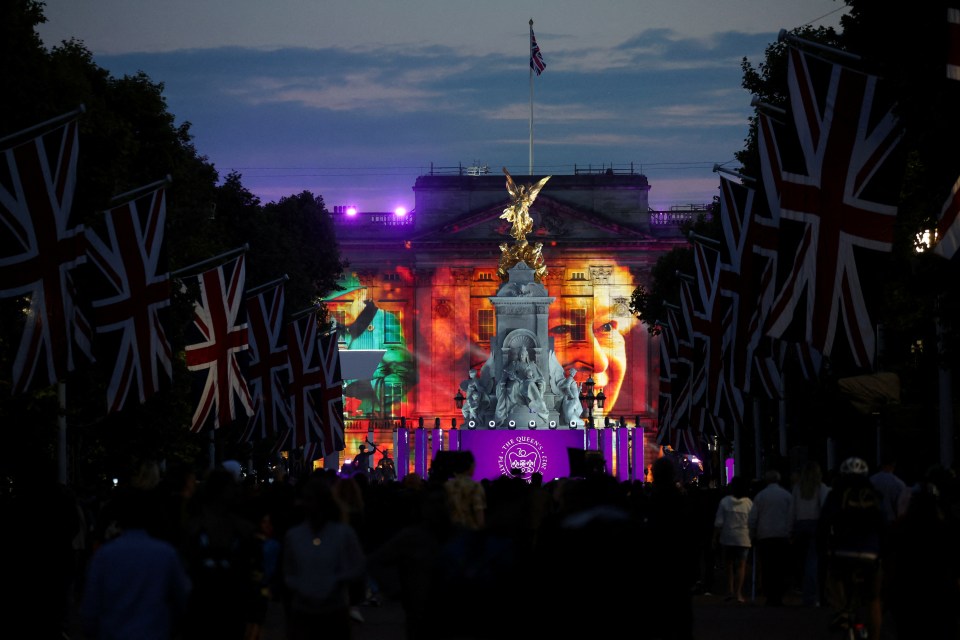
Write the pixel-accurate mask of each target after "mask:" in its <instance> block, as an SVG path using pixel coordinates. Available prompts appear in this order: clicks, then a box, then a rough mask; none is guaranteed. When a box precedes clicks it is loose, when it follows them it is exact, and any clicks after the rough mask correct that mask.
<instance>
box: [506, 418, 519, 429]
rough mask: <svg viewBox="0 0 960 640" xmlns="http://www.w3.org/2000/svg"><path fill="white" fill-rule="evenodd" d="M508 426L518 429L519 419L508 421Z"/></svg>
mask: <svg viewBox="0 0 960 640" xmlns="http://www.w3.org/2000/svg"><path fill="white" fill-rule="evenodd" d="M507 426H508V427H510V428H511V429H516V428H517V421H516V420H511V421H510V422H508V423H507Z"/></svg>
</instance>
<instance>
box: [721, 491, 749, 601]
mask: <svg viewBox="0 0 960 640" xmlns="http://www.w3.org/2000/svg"><path fill="white" fill-rule="evenodd" d="M728 490H729V493H728V494H727V495H725V496H724V497H723V498H721V499H720V504H718V505H717V515H716V518H715V519H714V522H713V526H714V539H715V540H716V542H717V544H718V545H719V546H720V548H721V549H722V552H723V565H724V569H725V570H726V574H727V597H726V599H727V600H736V601H737V602H745V601H746V599H745V598H744V597H743V583H744V580H745V579H746V574H747V556H748V555H749V553H750V547H751V545H752V542H751V540H750V524H749V520H750V508H751V507H752V506H753V501H752V500H750V498H749V497H748V494H749V492H750V483H749V482H748V481H747V479H746V478H744V477H742V476H734V477H733V478H732V479H731V480H730V485H729V486H728Z"/></svg>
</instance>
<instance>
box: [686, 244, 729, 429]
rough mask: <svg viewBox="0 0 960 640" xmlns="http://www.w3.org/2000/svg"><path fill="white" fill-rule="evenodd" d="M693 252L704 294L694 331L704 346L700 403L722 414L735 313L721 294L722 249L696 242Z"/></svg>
mask: <svg viewBox="0 0 960 640" xmlns="http://www.w3.org/2000/svg"><path fill="white" fill-rule="evenodd" d="M693 255H694V265H695V267H696V272H697V291H698V292H699V294H700V307H699V308H700V310H699V311H695V312H694V314H693V318H692V319H693V330H694V333H695V334H696V335H697V336H699V337H700V339H701V340H702V345H703V350H702V351H701V355H702V357H703V362H702V367H703V372H704V396H703V398H702V401H701V403H700V405H701V406H704V407H706V408H707V409H709V410H710V412H711V413H712V414H714V415H719V412H720V402H721V399H722V398H723V387H724V386H725V385H726V384H727V382H726V380H725V377H724V357H725V355H726V352H727V349H728V346H729V341H730V330H729V329H730V323H731V318H732V312H731V309H730V305H729V300H728V299H726V298H722V297H721V295H720V252H719V251H717V250H716V249H713V248H711V247H708V246H706V245H704V243H703V242H700V241H694V243H693Z"/></svg>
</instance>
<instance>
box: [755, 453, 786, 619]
mask: <svg viewBox="0 0 960 640" xmlns="http://www.w3.org/2000/svg"><path fill="white" fill-rule="evenodd" d="M764 480H765V481H766V483H767V486H766V487H764V488H763V489H762V490H761V491H759V492H758V493H757V495H756V496H754V498H753V506H751V507H750V515H749V523H750V531H751V533H752V537H753V540H754V543H755V544H756V548H757V556H758V560H759V561H760V581H761V584H762V585H763V594H764V596H766V599H767V604H768V605H770V606H780V605H782V604H783V596H784V594H785V593H786V591H787V574H788V572H789V570H790V533H791V526H792V522H791V520H790V510H791V509H792V507H793V496H792V495H791V494H790V492H789V491H787V490H786V489H784V488H783V487H782V486H781V485H780V472H779V471H776V470H770V471H767V472H766V474H764Z"/></svg>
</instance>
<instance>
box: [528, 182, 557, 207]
mask: <svg viewBox="0 0 960 640" xmlns="http://www.w3.org/2000/svg"><path fill="white" fill-rule="evenodd" d="M550 178H551V176H547V177H545V178H540V181H539V182H537V184H534V185H531V186H530V191H529V192H528V193H527V199H528V200H529V201H530V203H533V201H534V200H536V199H537V194H538V193H540V189H543V185H545V184H547V180H549V179H550Z"/></svg>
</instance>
